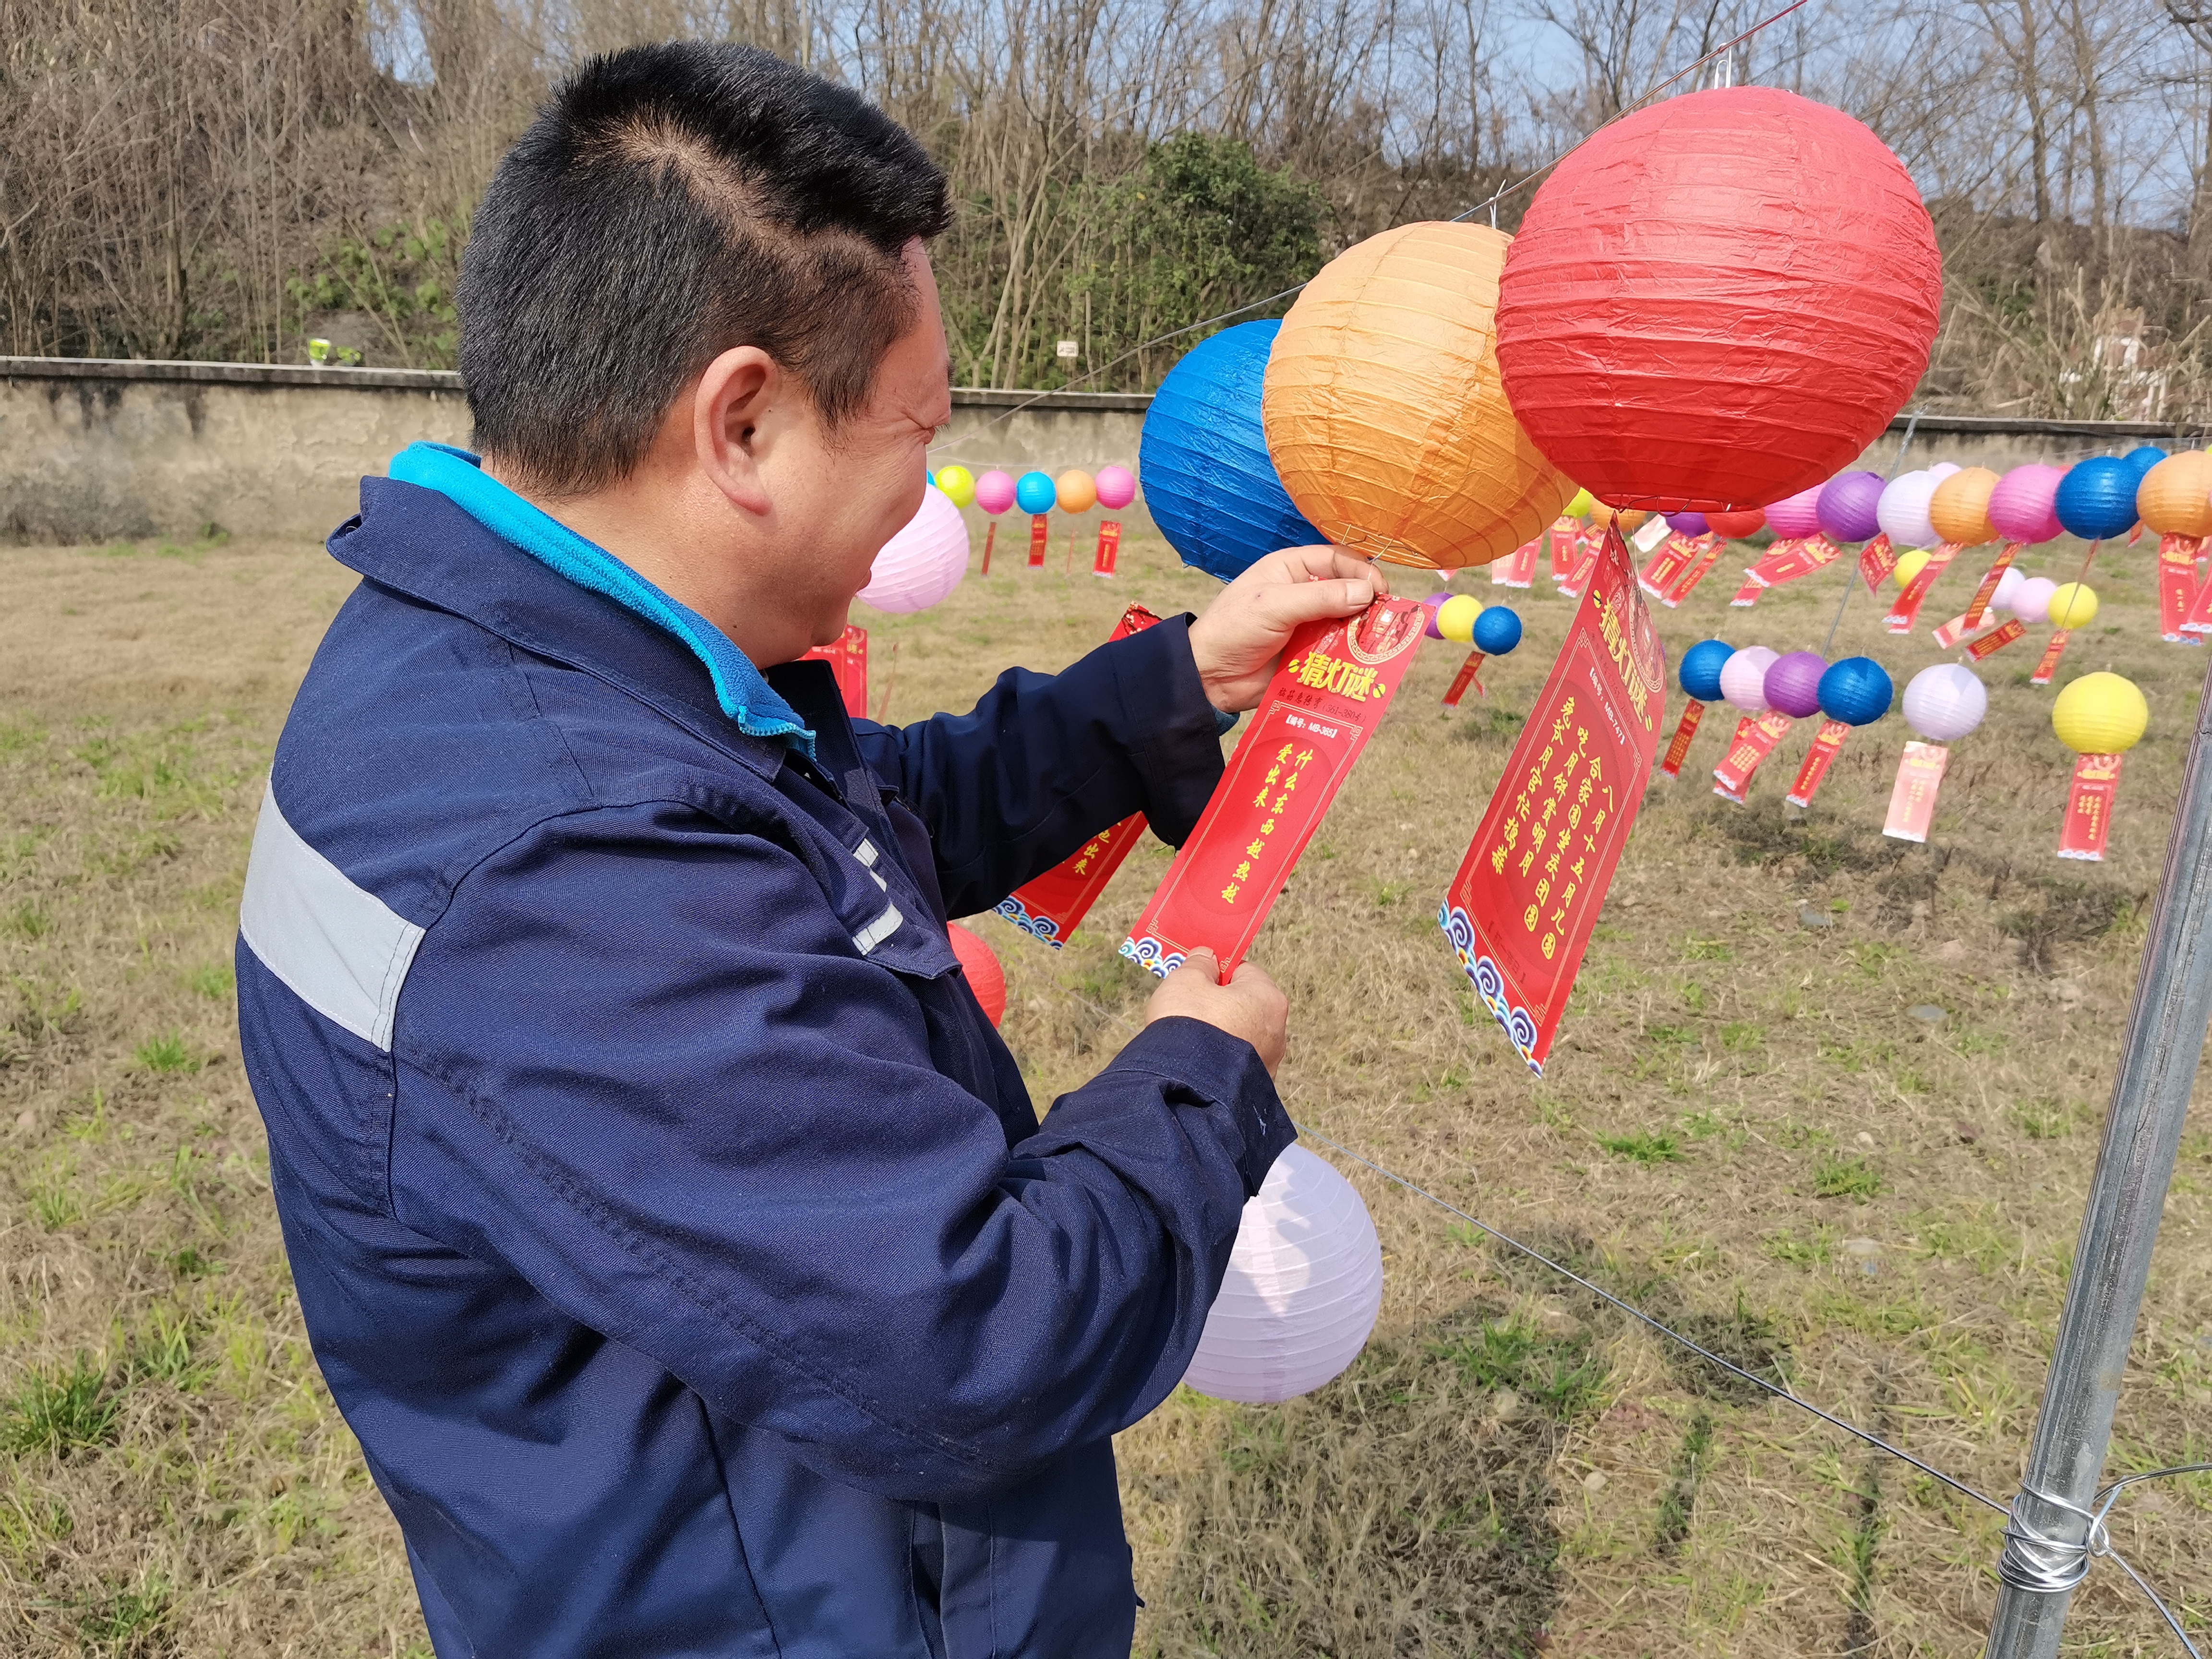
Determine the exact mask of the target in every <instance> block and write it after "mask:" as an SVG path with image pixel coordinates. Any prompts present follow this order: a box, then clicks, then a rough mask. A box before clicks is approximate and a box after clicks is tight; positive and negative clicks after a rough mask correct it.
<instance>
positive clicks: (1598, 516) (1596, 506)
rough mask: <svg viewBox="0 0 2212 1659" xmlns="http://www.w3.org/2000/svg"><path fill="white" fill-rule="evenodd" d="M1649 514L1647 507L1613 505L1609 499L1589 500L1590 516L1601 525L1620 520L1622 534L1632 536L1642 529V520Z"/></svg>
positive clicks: (1648, 516)
mask: <svg viewBox="0 0 2212 1659" xmlns="http://www.w3.org/2000/svg"><path fill="white" fill-rule="evenodd" d="M1650 516H1651V514H1650V512H1649V511H1648V510H1647V509H1645V508H1644V507H1615V506H1613V503H1612V502H1610V501H1595V500H1594V501H1591V502H1590V517H1591V518H1592V519H1593V520H1595V521H1596V522H1597V523H1599V524H1601V525H1604V524H1611V523H1612V522H1613V520H1615V519H1618V520H1620V533H1621V534H1622V535H1624V536H1632V535H1634V534H1635V533H1636V532H1638V531H1639V530H1641V529H1643V528H1644V520H1646V519H1648V518H1650Z"/></svg>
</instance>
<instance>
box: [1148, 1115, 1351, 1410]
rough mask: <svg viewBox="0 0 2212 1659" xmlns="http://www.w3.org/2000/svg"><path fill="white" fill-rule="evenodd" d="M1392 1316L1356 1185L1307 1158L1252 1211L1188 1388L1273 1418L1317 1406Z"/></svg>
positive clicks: (1292, 1158)
mask: <svg viewBox="0 0 2212 1659" xmlns="http://www.w3.org/2000/svg"><path fill="white" fill-rule="evenodd" d="M1382 1307H1383V1243H1382V1241H1381V1240H1380V1239H1378V1238H1376V1236H1375V1223H1374V1221H1373V1220H1372V1219H1371V1218H1370V1217H1369V1216H1368V1213H1367V1206H1366V1205H1365V1204H1364V1203H1362V1202H1361V1201H1360V1197H1359V1194H1358V1192H1357V1191H1355V1190H1354V1189H1353V1188H1352V1183H1351V1182H1348V1181H1346V1179H1345V1178H1344V1177H1343V1176H1340V1175H1339V1174H1338V1173H1337V1172H1336V1171H1335V1170H1334V1169H1333V1168H1332V1167H1330V1165H1329V1164H1327V1163H1326V1162H1324V1161H1323V1160H1322V1159H1321V1158H1316V1157H1315V1156H1314V1155H1313V1154H1312V1153H1311V1152H1308V1151H1306V1149H1305V1148H1304V1147H1303V1146H1286V1147H1285V1148H1284V1149H1283V1155H1282V1156H1281V1157H1280V1158H1277V1159H1276V1160H1275V1167H1274V1168H1273V1169H1272V1170H1268V1171H1267V1179H1266V1180H1265V1181H1263V1182H1261V1183H1260V1191H1259V1194H1258V1195H1257V1196H1255V1198H1254V1199H1253V1200H1251V1202H1249V1204H1247V1205H1245V1206H1244V1217H1243V1220H1242V1221H1241V1222H1240V1223H1239V1224H1238V1225H1237V1243H1236V1247H1235V1248H1234V1249H1231V1252H1230V1255H1229V1272H1228V1273H1227V1274H1226V1275H1225V1277H1224V1278H1223V1279H1222V1281H1221V1294H1220V1295H1219V1296H1218V1297H1215V1298H1214V1300H1213V1309H1212V1312H1210V1313H1208V1314H1207V1315H1206V1329H1205V1332H1204V1333H1203V1334H1201V1335H1200V1337H1199V1339H1198V1352H1196V1353H1195V1354H1194V1355H1193V1356H1192V1357H1191V1362H1190V1369H1189V1370H1188V1371H1185V1372H1184V1373H1183V1379H1182V1380H1183V1381H1184V1382H1186V1383H1189V1384H1190V1386H1191V1387H1192V1388H1194V1389H1197V1390H1198V1391H1199V1393H1200V1394H1206V1395H1212V1396H1213V1397H1214V1398H1215V1399H1217V1400H1236V1401H1243V1403H1244V1404H1246V1405H1251V1406H1268V1405H1273V1404H1274V1403H1275V1402H1276V1401H1281V1400H1288V1399H1290V1398H1291V1397H1292V1396H1293V1395H1301V1394H1308V1393H1310V1392H1311V1391H1312V1390H1314V1389H1317V1388H1319V1387H1321V1385H1322V1383H1326V1382H1328V1380H1329V1378H1331V1377H1333V1376H1335V1375H1336V1374H1337V1373H1338V1372H1339V1371H1340V1370H1343V1369H1344V1368H1345V1367H1346V1365H1349V1364H1351V1363H1352V1361H1353V1360H1354V1359H1355V1358H1358V1355H1359V1351H1360V1349H1362V1348H1364V1347H1365V1346H1367V1336H1368V1333H1369V1332H1370V1331H1372V1330H1373V1329H1374V1328H1375V1316H1376V1314H1377V1313H1379V1312H1380V1311H1381V1310H1382Z"/></svg>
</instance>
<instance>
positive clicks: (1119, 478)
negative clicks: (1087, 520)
mask: <svg viewBox="0 0 2212 1659" xmlns="http://www.w3.org/2000/svg"><path fill="white" fill-rule="evenodd" d="M1136 499H1137V475H1136V474H1135V473H1133V472H1132V471H1129V469H1128V468H1127V467H1126V466H1121V465H1113V466H1102V467H1100V468H1099V469H1098V505H1099V506H1101V507H1104V508H1105V509H1106V510H1107V511H1108V512H1109V513H1119V512H1120V511H1121V509H1122V508H1123V507H1127V506H1128V504H1129V503H1130V502H1131V501H1135V500H1136Z"/></svg>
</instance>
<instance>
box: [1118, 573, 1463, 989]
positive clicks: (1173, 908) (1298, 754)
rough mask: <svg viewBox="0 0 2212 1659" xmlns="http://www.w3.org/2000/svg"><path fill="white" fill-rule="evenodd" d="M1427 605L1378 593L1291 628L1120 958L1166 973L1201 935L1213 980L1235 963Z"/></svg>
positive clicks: (1390, 691) (1381, 699)
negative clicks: (1357, 609)
mask: <svg viewBox="0 0 2212 1659" xmlns="http://www.w3.org/2000/svg"><path fill="white" fill-rule="evenodd" d="M1428 615H1429V613H1428V611H1426V609H1425V608H1424V607H1423V606H1422V605H1421V604H1420V602H1419V600H1415V599H1377V600H1376V602H1375V603H1374V604H1373V605H1370V606H1368V607H1367V609H1366V610H1365V611H1363V612H1361V613H1360V615H1358V617H1352V618H1351V619H1350V620H1349V621H1347V622H1316V623H1307V624H1306V625H1305V626H1304V627H1303V628H1301V629H1298V630H1297V632H1296V633H1294V634H1292V635H1291V641H1290V643H1289V645H1287V646H1286V647H1284V650H1283V665H1282V666H1281V667H1280V668H1279V669H1278V670H1277V671H1276V672H1275V678H1273V680H1272V681H1271V682H1269V684H1268V686H1267V693H1266V695H1265V696H1262V697H1261V699H1260V706H1259V708H1257V709H1256V710H1255V711H1254V717H1253V720H1252V723H1251V725H1250V726H1248V727H1247V728H1246V729H1245V732H1244V738H1243V741H1242V742H1241V743H1239V744H1237V752H1236V753H1235V754H1234V755H1232V756H1231V757H1230V760H1229V770H1228V771H1227V772H1226V773H1225V774H1224V775H1223V776H1222V779H1221V781H1220V782H1219V783H1218V784H1217V785H1216V786H1214V790H1213V799H1212V800H1210V801H1208V802H1207V803H1206V811H1205V813H1204V814H1203V815H1202V816H1201V817H1200V818H1199V821H1198V828H1197V829H1195V830H1194V831H1193V832H1192V835H1191V838H1190V839H1189V840H1188V841H1187V842H1184V843H1183V847H1182V851H1181V852H1179V853H1177V854H1176V860H1175V862H1174V863H1173V864H1172V865H1170V866H1169V867H1168V873H1167V878H1166V879H1165V880H1164V881H1163V882H1161V883H1160V886H1159V890H1158V892H1156V893H1154V894H1153V895H1152V902H1150V903H1149V904H1147V905H1146V906H1145V913H1144V915H1141V916H1139V917H1138V918H1137V925H1136V926H1135V927H1133V928H1132V929H1131V930H1130V933H1129V937H1128V938H1127V939H1125V940H1123V941H1122V944H1121V954H1122V955H1123V956H1125V957H1129V958H1130V959H1131V960H1132V961H1133V962H1136V963H1139V964H1141V965H1142V966H1144V967H1146V968H1149V969H1152V972H1153V973H1155V974H1158V975H1161V976H1162V977H1165V976H1166V975H1169V974H1170V973H1172V972H1173V971H1174V970H1175V969H1177V968H1179V967H1181V966H1182V961H1183V958H1184V957H1186V956H1188V954H1189V953H1190V952H1191V951H1193V950H1194V949H1196V948H1197V947H1199V946H1200V945H1203V946H1205V947H1206V949H1207V950H1210V951H1212V952H1213V954H1214V955H1215V956H1216V957H1218V958H1220V962H1221V973H1222V977H1223V978H1224V979H1226V978H1227V977H1228V976H1229V975H1231V974H1233V973H1235V972H1236V970H1237V963H1240V962H1242V961H1243V960H1244V953H1245V952H1246V951H1249V950H1250V949H1251V948H1252V940H1253V939H1254V937H1255V935H1256V934H1257V933H1259V931H1260V924H1261V923H1262V922H1263V921H1267V912H1268V910H1269V909H1270V908H1272V907H1273V904H1274V902H1275V900H1276V899H1277V898H1278V897H1279V896H1281V894H1282V891H1283V884H1284V883H1285V882H1286V881H1288V880H1289V879H1290V875H1291V870H1292V868H1293V867H1295V866H1296V865H1297V861H1298V855H1299V854H1302V853H1304V851H1305V850H1306V843H1307V842H1310V841H1311V840H1312V839H1313V836H1314V832H1315V831H1316V830H1317V829H1320V828H1321V821H1322V817H1323V815H1325V814H1326V813H1327V812H1328V805H1329V803H1330V802H1331V801H1332V800H1334V799H1335V798H1336V792H1337V791H1338V790H1339V789H1340V788H1341V787H1343V785H1344V781H1345V779H1346V777H1348V776H1349V775H1351V772H1352V763H1353V762H1354V761H1356V760H1358V758H1359V751H1360V750H1362V749H1364V748H1365V747H1366V746H1367V740H1368V738H1370V737H1372V736H1373V735H1374V734H1375V727H1376V725H1377V724H1378V723H1379V722H1380V721H1381V720H1382V718H1383V710H1384V709H1386V708H1389V706H1390V699H1391V697H1392V696H1394V695H1395V693H1396V691H1397V690H1398V685H1399V682H1400V681H1401V680H1402V679H1403V678H1405V674H1406V671H1407V669H1408V668H1410V667H1411V666H1412V665H1413V653H1414V652H1415V651H1417V650H1418V649H1419V647H1420V643H1421V636H1422V634H1423V631H1424V629H1425V627H1426V625H1427V623H1428Z"/></svg>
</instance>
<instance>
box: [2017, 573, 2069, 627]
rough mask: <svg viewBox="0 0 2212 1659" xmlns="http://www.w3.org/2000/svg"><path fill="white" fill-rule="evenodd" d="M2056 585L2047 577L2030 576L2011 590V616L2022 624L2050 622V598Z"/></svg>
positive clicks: (2056, 587)
mask: <svg viewBox="0 0 2212 1659" xmlns="http://www.w3.org/2000/svg"><path fill="white" fill-rule="evenodd" d="M2057 591H2058V584H2057V582H2055V581H2053V580H2051V578H2050V577H2048V576H2030V577H2029V578H2027V580H2025V581H2023V582H2022V583H2021V585H2020V586H2018V587H2016V588H2015V589H2014V590H2013V595H2012V614H2013V615H2014V616H2015V617H2019V618H2020V619H2021V621H2022V622H2024V623H2046V622H2049V621H2050V620H2051V595H2052V594H2053V593H2056V592H2057Z"/></svg>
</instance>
